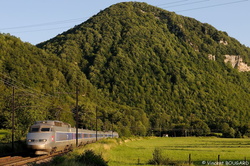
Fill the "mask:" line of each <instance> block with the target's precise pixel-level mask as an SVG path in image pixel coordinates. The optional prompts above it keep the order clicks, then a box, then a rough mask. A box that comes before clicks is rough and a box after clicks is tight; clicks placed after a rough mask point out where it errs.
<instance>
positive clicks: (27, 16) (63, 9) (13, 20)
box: [0, 0, 250, 47]
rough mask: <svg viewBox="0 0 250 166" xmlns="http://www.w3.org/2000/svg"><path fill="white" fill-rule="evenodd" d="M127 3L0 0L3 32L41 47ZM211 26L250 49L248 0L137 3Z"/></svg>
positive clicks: (115, 0)
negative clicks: (100, 14) (112, 8)
mask: <svg viewBox="0 0 250 166" xmlns="http://www.w3.org/2000/svg"><path fill="white" fill-rule="evenodd" d="M125 1H126V0H123V1H120V0H23V1H21V0H0V4H1V10H0V20H1V22H0V33H10V34H11V35H14V36H17V37H19V38H20V39H21V40H22V41H25V42H30V43H31V44H38V43H40V42H43V41H46V40H48V39H50V38H53V37H55V36H56V35H58V34H60V33H62V32H64V31H66V30H68V29H70V28H72V27H74V26H75V25H78V24H80V23H82V22H84V21H86V20H87V19H88V18H89V17H91V16H93V15H95V14H97V13H98V12H99V11H100V10H103V9H105V8H107V7H109V6H110V5H113V4H116V3H119V2H125ZM138 1H139V2H146V3H148V4H151V5H154V6H157V7H160V8H163V9H165V10H168V11H174V12H176V13H177V14H180V15H183V16H188V17H192V18H195V19H197V20H199V21H201V22H203V23H208V24H210V25H212V26H214V27H215V28H216V29H218V30H221V31H225V32H227V33H228V34H229V36H231V37H234V38H236V39H237V40H239V41H240V42H241V43H242V44H244V45H246V46H249V47H250V39H249V37H250V32H249V30H250V21H249V16H250V1H249V0H144V1H141V0H138Z"/></svg>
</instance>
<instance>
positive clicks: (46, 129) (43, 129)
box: [41, 128, 50, 131]
mask: <svg viewBox="0 0 250 166" xmlns="http://www.w3.org/2000/svg"><path fill="white" fill-rule="evenodd" d="M41 131H50V128H41Z"/></svg>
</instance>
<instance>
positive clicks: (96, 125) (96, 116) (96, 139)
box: [95, 106, 97, 141]
mask: <svg viewBox="0 0 250 166" xmlns="http://www.w3.org/2000/svg"><path fill="white" fill-rule="evenodd" d="M95 140H96V141H97V106H96V107H95Z"/></svg>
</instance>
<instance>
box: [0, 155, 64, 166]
mask: <svg viewBox="0 0 250 166" xmlns="http://www.w3.org/2000/svg"><path fill="white" fill-rule="evenodd" d="M65 153H67V152H56V153H53V154H52V155H43V156H36V157H32V156H27V157H26V156H6V157H1V158H0V166H22V165H27V164H28V163H34V164H40V163H43V162H49V161H50V160H51V159H52V158H53V157H55V156H59V155H63V154H65Z"/></svg>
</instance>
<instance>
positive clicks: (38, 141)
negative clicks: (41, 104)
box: [26, 120, 118, 155]
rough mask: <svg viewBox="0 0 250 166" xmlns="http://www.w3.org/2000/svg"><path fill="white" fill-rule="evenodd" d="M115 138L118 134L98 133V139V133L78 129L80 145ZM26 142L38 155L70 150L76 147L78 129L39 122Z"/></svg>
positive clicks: (57, 122) (31, 130)
mask: <svg viewBox="0 0 250 166" xmlns="http://www.w3.org/2000/svg"><path fill="white" fill-rule="evenodd" d="M115 137H118V133H117V132H112V131H109V132H102V131H98V132H97V137H96V131H93V130H85V129H78V145H83V144H87V143H91V142H95V141H96V138H97V140H99V139H103V138H115ZM26 142H27V145H28V148H29V149H31V150H33V151H35V154H37V155H40V154H48V153H53V152H55V151H63V150H69V149H72V148H73V147H75V146H76V128H71V126H70V124H67V123H64V122H61V121H53V120H45V121H37V122H35V124H33V125H32V126H31V127H30V131H29V133H28V134H27V139H26Z"/></svg>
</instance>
